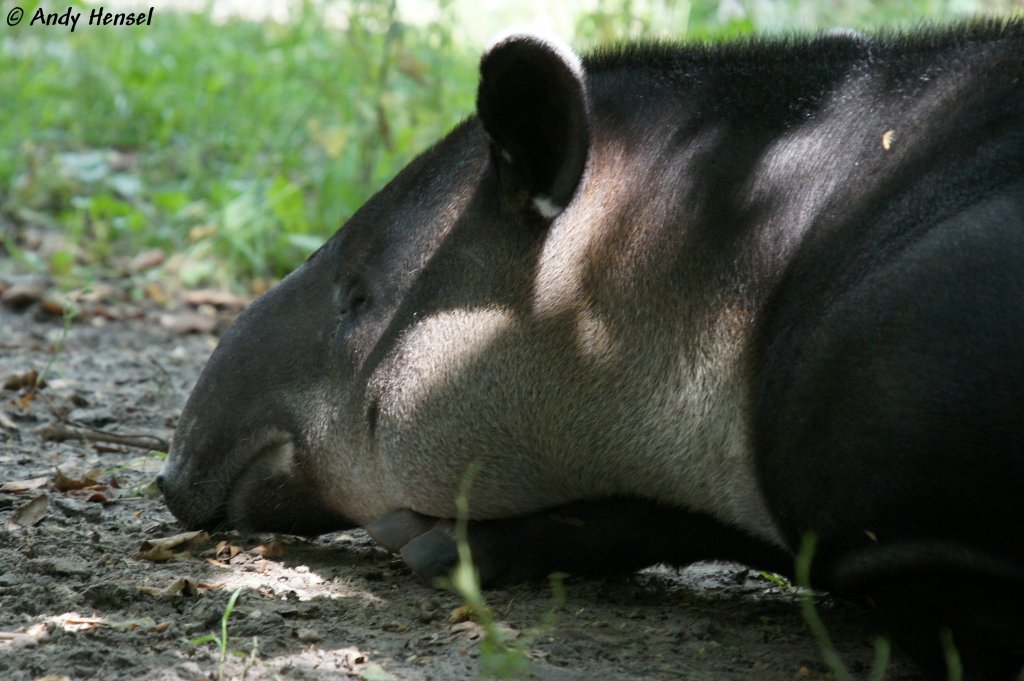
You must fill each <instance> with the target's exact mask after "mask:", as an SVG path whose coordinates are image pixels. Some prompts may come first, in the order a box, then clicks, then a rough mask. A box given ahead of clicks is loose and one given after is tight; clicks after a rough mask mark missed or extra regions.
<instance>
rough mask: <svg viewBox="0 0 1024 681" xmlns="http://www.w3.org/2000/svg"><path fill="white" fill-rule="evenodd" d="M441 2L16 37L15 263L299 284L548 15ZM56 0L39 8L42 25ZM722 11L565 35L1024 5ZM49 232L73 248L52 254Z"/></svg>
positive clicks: (625, 6)
mask: <svg viewBox="0 0 1024 681" xmlns="http://www.w3.org/2000/svg"><path fill="white" fill-rule="evenodd" d="M73 4H74V5H75V6H76V8H84V6H83V5H82V4H81V2H80V1H78V2H74V3H73ZM424 4H425V5H429V6H430V9H431V12H428V13H427V14H428V15H429V16H430V17H432V19H430V20H428V21H426V23H423V20H419V19H417V22H418V23H416V24H415V25H413V24H412V23H410V22H411V21H412V18H410V17H406V16H403V15H402V14H401V13H400V12H399V10H398V9H397V4H396V3H394V2H390V1H382V0H377V1H370V0H362V1H360V0H322V1H319V2H313V0H306V1H305V2H299V1H295V2H292V3H291V4H290V7H291V8H292V9H293V10H294V11H293V14H292V16H293V20H292V21H290V22H289V23H286V24H279V23H273V22H254V21H246V20H242V19H231V20H228V21H225V22H222V23H217V22H215V21H214V20H213V19H212V17H211V15H210V14H209V13H203V12H200V13H177V12H174V11H172V10H170V9H167V8H165V7H159V6H158V7H157V9H156V11H155V14H154V23H153V25H152V26H146V27H139V28H133V29H127V28H124V27H120V28H112V27H106V28H101V27H86V26H84V25H83V24H84V22H79V26H78V29H77V30H76V31H75V32H74V33H73V34H72V33H70V32H68V31H67V30H66V29H59V28H56V27H40V26H27V25H26V24H27V21H26V22H23V24H22V25H21V26H19V27H16V28H10V27H8V26H6V25H0V29H2V30H0V92H3V93H4V95H3V97H0V121H2V123H0V246H2V250H0V254H3V252H4V251H6V253H7V255H9V256H10V258H8V259H7V260H8V265H7V267H10V262H11V261H14V262H15V263H16V264H17V266H18V267H19V268H29V269H37V270H42V271H47V272H49V273H51V274H52V275H54V276H55V277H56V278H58V279H60V280H62V282H64V284H63V285H65V286H68V287H71V286H78V285H82V283H83V282H88V281H91V280H93V279H95V278H97V277H103V276H109V274H110V273H111V272H112V271H113V272H115V273H116V271H117V269H118V263H119V262H122V261H123V260H124V259H125V258H127V257H130V256H131V255H133V254H135V253H138V252H139V251H141V250H144V249H147V248H159V249H163V250H164V251H166V252H167V253H168V254H172V255H173V257H171V258H170V259H169V260H168V261H167V262H166V263H165V264H164V265H163V268H162V270H161V271H159V272H157V273H155V274H152V275H150V276H153V277H156V276H160V275H167V274H170V275H172V276H173V277H175V278H176V279H178V280H179V281H180V282H181V283H182V284H184V285H186V286H198V285H215V286H229V285H235V286H237V285H238V284H239V283H240V282H241V283H245V282H249V281H251V280H254V279H260V278H275V277H280V276H282V275H283V274H284V273H286V272H287V271H288V270H290V269H291V268H293V267H294V266H295V265H296V264H298V263H299V262H301V261H302V259H304V258H305V257H306V256H307V255H308V254H309V252H310V251H312V250H313V249H314V248H315V246H316V245H317V244H319V243H320V242H321V241H322V240H323V238H324V237H326V236H328V235H329V234H331V233H332V232H333V231H334V230H335V229H336V228H337V227H338V226H339V225H340V224H341V223H342V222H343V221H344V220H345V219H347V218H348V217H349V216H351V215H352V213H353V212H354V211H355V210H356V209H357V208H358V207H359V206H360V205H361V204H362V203H363V202H364V201H365V200H366V199H367V198H368V197H369V196H370V195H371V194H372V193H373V192H374V191H375V190H377V189H379V188H380V187H381V186H382V185H383V184H384V183H385V182H386V181H387V180H388V179H389V178H390V177H391V176H393V175H394V173H395V172H397V171H398V170H399V169H400V168H401V167H402V166H403V165H404V164H405V163H407V162H408V161H409V160H410V159H411V158H412V157H413V156H415V155H416V154H417V153H418V152H420V151H422V150H423V149H424V148H426V147H427V146H428V145H429V144H430V143H431V142H433V141H434V140H436V139H437V138H439V137H440V136H441V135H442V134H443V133H444V132H445V131H446V130H448V129H449V128H450V127H451V126H452V125H454V124H455V123H456V122H457V121H458V120H460V119H461V118H462V117H464V116H465V115H467V114H468V113H470V112H471V111H472V105H473V97H474V90H475V81H476V74H475V67H476V61H477V58H478V54H479V49H480V45H481V44H482V43H483V42H484V40H485V37H484V35H485V34H489V33H490V32H492V31H493V30H495V29H496V28H497V27H498V26H496V25H491V24H490V23H488V20H489V19H491V20H493V21H494V22H497V21H499V20H500V21H501V22H502V23H505V22H512V21H530V20H536V19H537V18H538V17H543V16H544V14H545V11H546V7H547V5H546V4H545V3H544V2H541V1H540V0H535V1H533V2H525V3H519V4H517V5H516V10H515V12H510V11H508V10H506V11H504V12H503V13H500V17H499V16H498V13H495V15H494V16H493V17H489V16H488V13H486V12H483V11H482V10H480V8H479V7H477V6H476V4H475V3H473V2H463V1H462V0H436V1H435V2H431V1H430V0H424V2H423V3H421V5H424ZM38 5H39V3H38V2H25V3H22V5H21V6H22V7H23V8H24V9H25V12H26V15H27V16H31V14H32V12H33V11H34V9H35V7H36V6H38ZM520 5H521V6H522V8H523V9H522V10H521V11H520V9H519V7H520ZM721 5H722V3H720V2H718V0H715V1H713V2H712V1H710V0H706V1H700V2H696V1H695V2H689V1H687V0H647V1H642V0H606V1H605V2H601V3H598V5H597V9H593V5H590V4H587V5H584V4H582V3H580V4H579V7H580V10H581V11H579V12H577V13H575V15H574V16H575V19H574V20H573V23H572V26H571V27H570V28H568V29H566V30H567V31H568V34H567V35H566V37H567V38H570V39H572V40H573V42H574V43H575V44H576V45H577V46H579V47H581V48H586V47H588V46H591V45H594V44H597V43H601V42H606V41H608V40H613V39H618V38H621V37H624V36H684V35H688V36H690V37H697V38H701V39H705V38H716V37H722V36H733V35H739V34H744V33H749V32H751V31H754V30H768V31H779V30H789V29H801V30H811V29H813V28H815V27H822V26H831V25H837V24H838V25H846V26H853V27H864V26H868V25H878V24H886V25H892V24H899V23H907V22H912V21H915V20H919V19H921V18H923V17H929V18H932V19H941V18H945V17H949V16H953V15H957V14H962V13H964V12H977V11H987V12H1004V13H1005V12H1008V11H1009V10H1010V8H1011V7H1013V6H1014V0H912V1H909V2H901V3H895V2H881V1H876V2H869V1H868V0H847V1H846V2H843V3H832V2H807V1H805V0H780V1H778V2H763V1H755V0H736V2H735V3H733V4H732V5H729V6H731V7H733V10H734V11H732V12H724V13H722V12H719V7H720V6H721ZM50 9H52V8H50ZM584 9H587V11H583V10H584ZM332 13H335V14H340V15H343V17H344V21H342V22H338V21H333V22H332V21H330V20H328V17H329V15H332ZM466 35H472V36H474V38H473V40H472V41H467V39H466ZM33 230H35V231H36V232H38V231H40V230H43V231H44V232H46V233H49V234H59V235H60V237H61V238H60V239H59V240H57V242H56V243H57V245H56V246H53V244H52V242H51V244H50V246H49V247H48V248H45V249H41V250H40V249H37V248H36V247H35V246H32V245H31V242H32V239H31V238H29V236H27V235H29V234H30V233H31V232H32V231H33ZM26 243H28V244H29V245H28V246H26ZM0 266H3V263H2V262H0Z"/></svg>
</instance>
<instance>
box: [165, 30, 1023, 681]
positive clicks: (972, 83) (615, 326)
mask: <svg viewBox="0 0 1024 681" xmlns="http://www.w3.org/2000/svg"><path fill="white" fill-rule="evenodd" d="M469 475H471V478H472V480H471V482H470V483H469V484H467V485H466V487H467V489H468V490H469V493H468V503H469V515H470V519H471V522H470V526H469V540H470V545H471V547H472V549H473V557H474V563H475V564H476V565H477V566H478V567H479V568H480V570H481V571H482V573H483V577H484V579H487V580H490V581H501V580H516V579H528V578H532V577H536V576H539V575H543V574H546V573H548V572H549V571H552V570H555V569H560V570H566V571H569V572H579V573H588V572H589V573H598V572H614V571H623V570H631V569H636V568H639V567H642V566H645V565H648V564H651V563H654V562H658V561H667V562H671V563H676V564H683V563H687V562H691V561H695V560H700V559H713V558H723V559H733V560H739V561H745V562H747V563H748V564H751V565H753V566H756V567H760V568H766V569H770V570H776V571H782V572H789V571H790V570H791V567H790V566H791V565H792V560H793V556H794V554H795V553H797V552H798V551H799V547H800V545H801V542H802V540H803V538H804V537H805V536H809V535H813V536H815V537H816V538H817V543H816V546H815V549H814V553H813V568H812V572H811V575H812V581H813V583H814V584H815V586H819V587H823V588H829V589H834V590H840V591H844V592H847V593H851V594H857V595H865V596H868V597H870V598H871V599H872V600H873V601H874V602H875V603H877V605H878V612H879V614H880V620H881V623H882V626H883V627H884V629H885V630H886V631H887V632H889V633H890V634H891V635H892V636H893V637H894V638H895V639H896V640H897V641H898V642H899V643H901V644H902V645H904V646H905V649H906V650H908V651H909V652H910V653H911V654H913V655H914V656H915V657H916V658H917V660H918V661H919V664H920V665H921V667H922V669H923V670H924V673H925V674H926V676H928V677H929V678H936V679H939V678H941V679H945V678H946V662H945V659H946V654H947V653H949V651H950V650H951V649H952V650H954V651H955V654H956V655H958V656H959V659H960V663H961V664H962V665H963V667H964V669H965V673H966V678H970V679H1010V678H1014V677H1015V676H1016V674H1017V673H1018V671H1019V670H1020V668H1021V665H1022V664H1024V534H1022V528H1024V21H1022V20H1014V21H1009V22H1003V23H998V22H983V23H971V24H965V25H961V26H958V27H954V28H950V29H935V30H924V31H918V32H914V33H910V34H906V35H886V36H877V37H869V36H863V35H858V34H853V33H845V34H844V33H836V34H824V35H822V36H819V37H817V38H813V39H806V40H803V39H781V40H749V41H743V42H738V43H732V44H724V45H718V46H713V47H711V46H705V45H668V44H646V45H628V46H625V47H622V48H619V49H614V50H609V51H603V52H598V53H596V54H593V55H591V56H589V57H586V58H584V59H580V58H579V57H577V56H576V55H575V54H574V53H573V52H572V51H571V50H569V49H568V48H567V47H565V46H564V45H562V44H561V43H559V42H558V41H555V40H552V39H548V38H543V37H539V36H537V35H532V34H524V33H520V34H508V35H505V36H503V37H500V38H499V39H497V40H496V41H494V42H493V44H492V45H491V47H490V48H489V49H488V50H487V51H486V53H485V54H484V56H483V58H482V59H481V62H480V84H479V90H478V96H477V112H476V116H475V117H472V118H470V119H468V120H466V121H465V122H464V123H462V124H461V125H459V126H458V127H456V128H455V129H454V130H453V131H452V132H451V133H450V134H449V135H448V136H447V137H446V138H444V139H443V140H442V141H440V142H439V143H437V144H436V145H435V146H434V147H432V148H431V149H430V150H428V151H427V152H425V153H424V154H423V155H422V156H420V157H419V158H418V159H416V160H415V161H413V162H412V163H411V164H410V165H409V166H408V167H407V168H405V169H404V170H402V171H401V172H400V173H399V174H398V175H397V177H395V179H394V180H393V181H392V182H391V183H390V184H388V185H387V186H386V187H384V189H382V190H381V191H380V192H379V193H378V194H377V195H376V196H374V197H373V198H372V199H370V201H369V202H367V204H366V205H365V206H363V207H362V208H361V209H360V210H359V211H358V212H357V213H356V214H355V216H353V217H352V219H351V220H350V221H349V222H348V223H347V224H346V225H345V226H344V227H343V228H342V229H341V230H340V231H338V233H337V234H335V235H334V237H332V238H331V239H330V240H329V241H328V242H327V243H326V244H324V245H323V247H322V248H320V250H318V251H317V252H316V253H314V254H313V255H312V256H310V258H309V259H308V260H307V261H306V263H305V264H303V265H302V266H301V267H300V268H298V269H297V270H296V271H294V272H293V273H292V274H291V275H289V276H288V277H287V278H286V279H284V281H282V282H281V283H280V284H278V285H277V286H276V287H274V288H273V289H272V290H270V291H269V292H267V293H266V294H265V295H264V296H263V297H262V298H260V299H259V300H257V301H256V302H255V303H254V304H253V305H252V306H251V307H250V308H249V309H248V310H246V311H245V313H244V314H243V315H241V316H240V317H239V318H238V320H237V322H236V323H235V324H234V326H233V327H232V328H231V329H230V330H229V331H228V332H227V333H226V334H225V335H224V337H223V339H222V340H221V342H220V345H219V346H218V347H217V349H216V351H215V352H214V353H213V356H212V357H211V359H210V361H209V364H208V365H207V366H206V368H205V370H204V371H203V373H202V375H201V376H200V378H199V382H198V384H197V385H196V387H195V390H194V391H193V393H192V395H191V397H190V398H189V400H188V403H187V405H186V407H185V410H184V413H183V414H182V416H181V421H180V423H179V425H178V428H177V432H176V433H175V436H174V445H173V447H172V451H171V453H170V457H169V458H168V461H167V465H166V467H165V468H164V470H163V472H162V474H161V476H160V484H161V486H162V489H163V492H164V495H165V496H166V499H167V504H168V506H169V507H170V509H171V510H172V511H173V512H174V514H175V515H176V516H177V517H178V518H179V519H180V520H181V521H182V522H183V523H184V524H186V525H188V526H190V527H214V526H217V527H237V528H244V529H249V530H267V531H278V532H291V533H297V534H317V533H321V532H326V531H330V530H336V529H341V528H346V527H351V526H355V525H361V526H366V527H367V528H368V529H369V531H370V533H371V534H372V535H373V536H374V537H375V538H376V539H377V540H378V541H380V542H381V543H382V544H383V545H385V546H386V547H388V548H390V549H393V550H395V551H397V552H400V553H401V554H402V556H403V557H404V558H405V560H406V561H407V562H408V563H409V564H410V566H411V567H412V568H413V569H414V570H416V571H418V572H420V573H423V574H427V575H430V574H436V573H439V572H442V571H444V570H445V569H447V568H448V567H450V566H451V565H452V564H453V563H454V562H455V559H456V557H455V550H454V542H453V539H452V537H453V534H452V519H453V518H455V517H456V515H457V513H456V503H455V501H456V498H457V497H458V496H459V493H460V488H462V486H463V484H464V482H465V480H466V479H467V476H469ZM943 641H944V642H945V645H944V644H943ZM950 642H952V646H950V645H949V644H950Z"/></svg>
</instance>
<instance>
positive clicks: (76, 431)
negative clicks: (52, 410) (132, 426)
mask: <svg viewBox="0 0 1024 681" xmlns="http://www.w3.org/2000/svg"><path fill="white" fill-rule="evenodd" d="M37 432H38V433H39V436H40V437H42V438H43V439H44V440H53V441H56V442H63V441H64V440H84V441H86V442H108V443H111V444H116V445H124V446H126V447H138V448H139V449H156V450H158V451H161V452H166V451H167V450H168V448H169V447H170V445H169V444H168V442H167V440H165V439H163V438H162V437H157V436H156V435H121V434H119V433H108V432H107V431H105V430H100V429H99V428H93V427H91V426H82V425H72V424H68V423H61V422H59V421H58V422H55V423H51V424H50V425H48V426H43V427H42V428H40V429H39V430H38V431H37Z"/></svg>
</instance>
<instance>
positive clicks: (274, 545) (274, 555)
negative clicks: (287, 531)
mask: <svg viewBox="0 0 1024 681" xmlns="http://www.w3.org/2000/svg"><path fill="white" fill-rule="evenodd" d="M256 553H258V554H259V555H260V557H261V558H264V559H266V560H277V559H279V558H284V556H285V554H286V553H287V551H286V550H285V547H284V542H282V541H281V539H280V538H279V537H274V538H273V539H272V540H271V541H270V543H269V544H260V545H259V546H257V547H256Z"/></svg>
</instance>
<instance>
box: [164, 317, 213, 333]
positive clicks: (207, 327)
mask: <svg viewBox="0 0 1024 681" xmlns="http://www.w3.org/2000/svg"><path fill="white" fill-rule="evenodd" d="M160 326H162V327H164V328H165V329H168V330H170V331H172V332H174V333H177V334H181V335H184V334H186V333H211V332H212V331H213V330H214V329H215V328H217V319H216V318H214V317H209V316H206V315H202V314H199V313H197V312H190V311H187V312H182V313H180V314H164V315H160Z"/></svg>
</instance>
